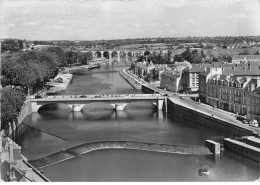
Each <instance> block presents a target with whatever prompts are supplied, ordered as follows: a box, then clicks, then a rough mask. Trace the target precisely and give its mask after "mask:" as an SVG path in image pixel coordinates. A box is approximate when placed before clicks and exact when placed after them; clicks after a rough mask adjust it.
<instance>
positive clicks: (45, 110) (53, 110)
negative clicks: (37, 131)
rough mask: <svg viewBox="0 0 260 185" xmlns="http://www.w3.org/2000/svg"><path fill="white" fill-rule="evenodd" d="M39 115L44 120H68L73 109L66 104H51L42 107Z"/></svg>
mask: <svg viewBox="0 0 260 185" xmlns="http://www.w3.org/2000/svg"><path fill="white" fill-rule="evenodd" d="M38 114H39V116H40V117H41V118H43V119H67V118H69V116H70V114H71V108H70V107H69V106H68V105H66V104H60V103H50V104H47V105H43V106H42V107H40V109H39V110H38Z"/></svg>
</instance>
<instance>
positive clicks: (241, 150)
mask: <svg viewBox="0 0 260 185" xmlns="http://www.w3.org/2000/svg"><path fill="white" fill-rule="evenodd" d="M224 148H225V149H227V150H229V151H231V152H234V153H237V154H238V155H242V156H244V157H247V158H249V159H251V160H254V161H256V162H260V149H259V148H257V147H254V146H251V145H248V144H246V143H243V142H240V141H236V140H233V139H230V138H226V139H224Z"/></svg>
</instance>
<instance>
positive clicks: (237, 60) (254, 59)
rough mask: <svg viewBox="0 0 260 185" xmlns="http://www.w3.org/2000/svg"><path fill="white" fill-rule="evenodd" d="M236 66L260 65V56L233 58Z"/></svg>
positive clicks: (238, 56) (237, 56) (236, 56)
mask: <svg viewBox="0 0 260 185" xmlns="http://www.w3.org/2000/svg"><path fill="white" fill-rule="evenodd" d="M232 63H234V64H243V63H244V64H248V63H260V55H234V56H233V57H232Z"/></svg>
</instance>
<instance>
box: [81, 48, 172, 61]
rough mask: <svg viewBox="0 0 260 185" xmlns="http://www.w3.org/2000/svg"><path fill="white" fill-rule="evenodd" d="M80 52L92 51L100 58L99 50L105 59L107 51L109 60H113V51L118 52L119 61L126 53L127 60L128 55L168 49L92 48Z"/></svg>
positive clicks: (133, 55) (134, 55) (101, 56)
mask: <svg viewBox="0 0 260 185" xmlns="http://www.w3.org/2000/svg"><path fill="white" fill-rule="evenodd" d="M80 52H84V53H87V52H90V53H92V55H93V56H96V58H99V57H97V53H98V52H99V53H100V58H101V59H103V58H104V54H105V52H107V54H108V56H109V60H110V61H111V60H112V53H114V52H115V53H116V54H117V61H118V62H119V61H120V55H121V56H122V55H124V57H125V58H126V61H128V57H129V56H131V57H136V56H140V55H142V56H145V53H153V52H156V53H160V52H162V53H167V52H168V50H167V49H142V50H141V49H139V50H137V49H92V50H81V51H80Z"/></svg>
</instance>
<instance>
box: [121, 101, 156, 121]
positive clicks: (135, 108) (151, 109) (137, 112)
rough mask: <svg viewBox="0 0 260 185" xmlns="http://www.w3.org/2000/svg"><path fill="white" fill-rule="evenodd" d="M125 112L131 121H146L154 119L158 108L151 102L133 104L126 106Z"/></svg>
mask: <svg viewBox="0 0 260 185" xmlns="http://www.w3.org/2000/svg"><path fill="white" fill-rule="evenodd" d="M124 112H125V114H126V116H127V117H128V118H129V119H146V118H147V117H153V116H154V115H155V114H156V113H157V108H156V106H155V105H153V104H152V103H149V102H133V103H129V104H127V105H126V107H125V108H124Z"/></svg>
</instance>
